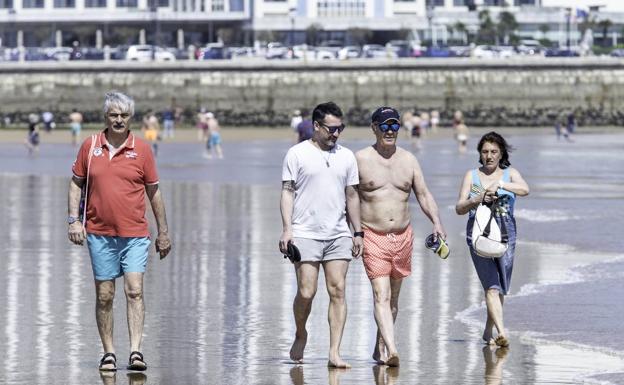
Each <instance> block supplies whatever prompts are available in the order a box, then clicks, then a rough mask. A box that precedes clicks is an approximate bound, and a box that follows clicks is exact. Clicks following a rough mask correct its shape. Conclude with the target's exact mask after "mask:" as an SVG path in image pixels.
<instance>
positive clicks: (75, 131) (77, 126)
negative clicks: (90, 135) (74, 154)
mask: <svg viewBox="0 0 624 385" xmlns="http://www.w3.org/2000/svg"><path fill="white" fill-rule="evenodd" d="M69 127H70V129H71V135H72V146H76V144H78V141H79V140H80V131H81V130H82V114H81V113H80V112H78V110H77V109H75V108H74V109H73V110H72V113H71V114H69Z"/></svg>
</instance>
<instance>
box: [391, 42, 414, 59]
mask: <svg viewBox="0 0 624 385" xmlns="http://www.w3.org/2000/svg"><path fill="white" fill-rule="evenodd" d="M386 48H387V49H390V50H392V51H394V53H395V54H396V56H397V57H417V56H421V54H422V52H421V49H420V45H418V47H416V46H415V45H414V44H412V43H411V42H409V41H407V40H390V41H389V42H388V43H386Z"/></svg>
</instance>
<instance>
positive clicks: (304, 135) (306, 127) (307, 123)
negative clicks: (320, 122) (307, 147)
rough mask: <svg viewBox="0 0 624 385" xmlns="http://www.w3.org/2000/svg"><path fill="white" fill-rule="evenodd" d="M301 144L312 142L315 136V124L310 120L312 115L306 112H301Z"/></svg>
mask: <svg viewBox="0 0 624 385" xmlns="http://www.w3.org/2000/svg"><path fill="white" fill-rule="evenodd" d="M297 133H298V135H299V143H301V142H304V141H306V140H310V139H311V138H312V136H313V135H314V124H313V123H312V120H310V113H309V112H308V111H306V110H304V111H303V112H301V122H300V123H299V124H298V125H297Z"/></svg>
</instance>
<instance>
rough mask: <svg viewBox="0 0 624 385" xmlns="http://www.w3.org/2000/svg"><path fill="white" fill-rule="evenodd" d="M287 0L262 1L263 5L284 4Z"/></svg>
mask: <svg viewBox="0 0 624 385" xmlns="http://www.w3.org/2000/svg"><path fill="white" fill-rule="evenodd" d="M286 1H287V0H264V2H265V3H285V2H286Z"/></svg>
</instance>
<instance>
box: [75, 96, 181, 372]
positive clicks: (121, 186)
mask: <svg viewBox="0 0 624 385" xmlns="http://www.w3.org/2000/svg"><path fill="white" fill-rule="evenodd" d="M133 114H134V101H133V100H132V99H131V98H130V97H128V96H126V95H124V94H122V93H119V92H109V93H107V94H106V96H105V100H104V119H105V122H106V129H105V130H104V131H102V132H100V133H99V134H96V135H95V143H92V137H89V138H87V139H86V140H85V141H84V142H83V143H82V146H81V147H80V150H78V156H77V158H76V161H75V162H74V165H73V168H72V172H73V174H74V176H73V178H72V180H71V182H70V184H69V199H68V206H69V207H68V214H69V217H68V219H67V221H68V223H69V230H68V237H69V240H70V241H71V242H73V243H75V244H77V245H82V244H83V243H84V242H85V240H86V241H87V247H88V249H89V255H90V256H91V267H92V269H93V276H94V279H95V292H96V302H95V317H96V320H97V327H98V331H99V334H100V339H101V341H102V346H103V348H104V355H103V356H102V358H101V360H100V363H99V369H100V370H101V371H116V370H117V357H116V356H115V347H114V344H113V319H114V317H113V299H114V297H115V280H116V279H117V278H118V277H121V276H123V277H124V291H125V294H126V304H127V313H128V315H127V317H128V332H129V337H130V352H131V353H130V356H129V359H128V366H127V368H128V370H145V369H147V364H146V362H145V359H144V357H143V354H142V353H141V341H142V338H143V324H144V318H145V305H144V302H143V274H144V273H145V267H146V265H147V257H148V248H149V246H150V233H149V229H148V224H147V219H146V218H145V194H146V193H147V197H148V199H149V202H150V204H151V206H152V211H153V213H154V218H155V219H156V227H157V231H158V236H157V237H156V240H155V245H156V251H157V252H159V253H160V258H161V259H162V258H164V257H165V256H167V254H168V253H169V251H170V250H171V241H170V239H169V235H168V227H167V218H166V215H165V206H164V202H163V198H162V195H161V192H160V189H159V188H158V173H157V170H156V162H155V160H154V156H153V154H152V151H151V149H150V146H149V145H148V144H147V143H145V142H144V141H143V140H141V139H139V138H137V137H135V136H134V135H133V134H132V132H130V130H129V128H130V120H131V118H132V115H133ZM83 186H85V189H86V193H85V195H86V198H85V203H84V205H85V207H84V209H81V208H80V205H81V189H82V187H83ZM83 218H84V222H83Z"/></svg>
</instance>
